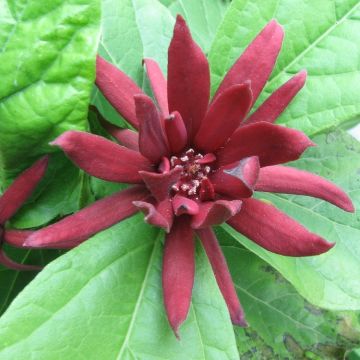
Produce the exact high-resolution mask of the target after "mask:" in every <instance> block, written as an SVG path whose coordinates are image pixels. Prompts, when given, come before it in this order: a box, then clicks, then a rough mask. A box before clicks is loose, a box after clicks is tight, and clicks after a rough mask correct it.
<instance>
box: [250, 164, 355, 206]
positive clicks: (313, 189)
mask: <svg viewBox="0 0 360 360" xmlns="http://www.w3.org/2000/svg"><path fill="white" fill-rule="evenodd" d="M255 190H257V191H267V192H275V193H285V194H297V195H307V196H312V197H315V198H319V199H323V200H325V201H328V202H330V203H332V204H334V205H336V206H338V207H339V208H341V209H343V210H345V211H349V212H354V210H355V209H354V205H353V204H352V202H351V200H350V198H349V197H348V196H347V195H346V193H345V192H344V191H342V190H341V189H340V188H339V187H337V186H336V185H335V184H333V183H332V182H330V181H328V180H325V179H323V178H322V177H320V176H318V175H315V174H311V173H309V172H307V171H303V170H299V169H294V168H291V167H286V166H281V165H275V166H267V167H265V168H262V169H261V170H260V176H259V179H258V182H257V183H256V187H255Z"/></svg>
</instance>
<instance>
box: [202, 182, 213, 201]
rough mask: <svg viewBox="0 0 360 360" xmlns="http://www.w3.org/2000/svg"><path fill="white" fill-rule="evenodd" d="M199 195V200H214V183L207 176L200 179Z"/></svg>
mask: <svg viewBox="0 0 360 360" xmlns="http://www.w3.org/2000/svg"><path fill="white" fill-rule="evenodd" d="M199 195H200V200H201V201H210V200H214V198H215V189H214V185H213V184H212V182H211V181H210V180H209V179H208V178H204V179H202V180H201V183H200V193H199Z"/></svg>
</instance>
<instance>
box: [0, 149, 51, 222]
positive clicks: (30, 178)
mask: <svg viewBox="0 0 360 360" xmlns="http://www.w3.org/2000/svg"><path fill="white" fill-rule="evenodd" d="M48 162H49V159H48V157H47V156H44V157H43V158H41V159H40V160H38V161H36V162H35V163H34V164H33V165H32V166H31V167H29V168H28V169H26V170H25V171H23V172H22V173H21V174H20V175H19V176H18V177H17V178H16V179H15V180H14V182H13V183H12V184H11V185H10V186H9V187H8V188H7V189H6V190H5V192H4V193H3V195H2V196H0V224H4V223H5V222H6V221H7V220H9V219H10V218H11V217H12V216H13V215H14V214H15V213H16V211H17V210H18V209H19V208H20V207H21V206H22V205H23V204H24V202H25V201H26V200H27V199H28V198H29V197H30V195H31V194H32V192H33V191H34V190H35V187H36V185H37V184H38V183H39V182H40V180H41V179H42V177H43V176H44V174H45V172H46V169H47V166H48Z"/></svg>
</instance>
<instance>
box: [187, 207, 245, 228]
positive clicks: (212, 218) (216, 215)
mask: <svg viewBox="0 0 360 360" xmlns="http://www.w3.org/2000/svg"><path fill="white" fill-rule="evenodd" d="M240 209H241V201H240V200H230V201H228V200H217V201H209V202H203V203H200V204H199V211H198V212H197V214H195V215H194V216H193V217H192V222H191V226H192V228H194V229H203V228H207V227H209V226H212V225H220V224H222V223H223V222H225V221H227V220H228V219H230V218H231V217H233V216H234V215H235V214H237V213H238V212H239V211H240Z"/></svg>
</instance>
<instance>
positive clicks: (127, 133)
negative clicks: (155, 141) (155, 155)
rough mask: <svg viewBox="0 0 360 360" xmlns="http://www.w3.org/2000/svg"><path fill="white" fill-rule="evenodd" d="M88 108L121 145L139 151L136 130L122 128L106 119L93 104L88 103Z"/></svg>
mask: <svg viewBox="0 0 360 360" xmlns="http://www.w3.org/2000/svg"><path fill="white" fill-rule="evenodd" d="M90 109H91V110H92V111H93V112H95V113H96V116H97V119H98V121H99V123H100V124H101V126H102V127H103V128H104V129H105V130H106V131H107V132H108V133H109V134H110V135H111V136H112V137H114V138H115V139H116V140H117V141H118V142H119V143H120V144H121V145H124V146H126V147H127V148H129V149H131V150H136V151H139V134H138V133H137V132H136V131H133V130H129V129H122V128H119V127H118V126H116V125H114V124H112V123H110V122H109V121H107V120H106V119H105V118H104V117H103V116H102V114H101V113H100V111H99V110H98V109H97V108H96V107H95V106H93V105H90Z"/></svg>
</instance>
